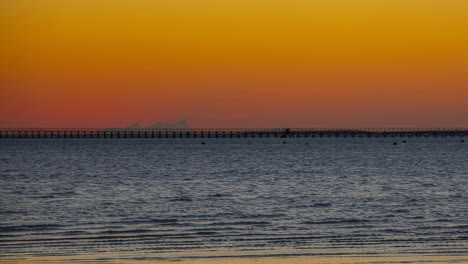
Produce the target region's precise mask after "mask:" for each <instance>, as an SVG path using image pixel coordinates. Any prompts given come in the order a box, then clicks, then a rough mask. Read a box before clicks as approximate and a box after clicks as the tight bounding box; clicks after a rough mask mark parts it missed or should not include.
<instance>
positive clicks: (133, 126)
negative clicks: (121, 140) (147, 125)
mask: <svg viewBox="0 0 468 264" xmlns="http://www.w3.org/2000/svg"><path fill="white" fill-rule="evenodd" d="M127 128H130V129H135V128H141V126H140V124H138V123H135V124H133V125H131V126H128V127H127Z"/></svg>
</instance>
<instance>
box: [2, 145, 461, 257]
mask: <svg viewBox="0 0 468 264" xmlns="http://www.w3.org/2000/svg"><path fill="white" fill-rule="evenodd" d="M204 141H205V142H206V144H205V145H201V144H200V142H201V139H177V140H171V139H162V140H161V139H157V140H152V139H147V140H140V139H127V140H122V139H121V140H117V139H107V140H105V139H54V140H51V139H23V140H14V139H3V140H0V260H2V259H4V260H5V259H12V258H15V257H29V258H34V257H35V256H38V257H39V256H41V257H44V256H63V257H64V258H65V259H66V258H68V257H69V258H70V259H76V258H77V257H79V256H80V255H96V258H98V257H99V256H100V255H103V254H105V255H106V256H107V259H109V260H112V259H116V260H125V259H126V260H161V259H174V260H183V259H192V258H197V259H200V258H213V257H265V256H337V255H338V256H380V255H382V256H383V255H392V256H414V255H420V256H450V257H452V258H453V257H455V259H456V260H457V259H458V260H459V261H463V260H465V261H466V260H467V259H468V257H467V255H468V253H467V252H468V143H461V142H460V140H459V139H440V138H439V139H409V140H408V143H406V144H403V143H402V142H401V139H399V140H398V142H399V144H398V145H397V146H393V145H392V143H393V142H394V141H395V139H288V140H287V144H283V139H205V140H204ZM109 256H111V257H109Z"/></svg>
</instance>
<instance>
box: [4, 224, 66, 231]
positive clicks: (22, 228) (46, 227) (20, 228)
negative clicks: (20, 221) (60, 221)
mask: <svg viewBox="0 0 468 264" xmlns="http://www.w3.org/2000/svg"><path fill="white" fill-rule="evenodd" d="M60 227H62V225H55V224H43V225H18V226H2V227H0V232H16V231H29V230H51V229H56V228H60Z"/></svg>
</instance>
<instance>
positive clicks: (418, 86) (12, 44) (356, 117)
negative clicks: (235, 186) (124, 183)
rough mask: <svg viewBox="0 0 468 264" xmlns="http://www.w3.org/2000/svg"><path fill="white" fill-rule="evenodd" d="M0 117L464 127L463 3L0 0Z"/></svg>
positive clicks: (33, 123)
mask: <svg viewBox="0 0 468 264" xmlns="http://www.w3.org/2000/svg"><path fill="white" fill-rule="evenodd" d="M0 34H1V38H0V40H1V41H0V126H1V127H119V126H128V125H130V124H132V123H135V122H138V123H140V124H142V125H144V126H146V125H150V124H152V123H154V122H157V121H164V122H175V121H177V120H180V119H185V120H187V121H188V122H189V124H190V125H192V126H194V127H385V126H387V127H388V126H390V127H391V126H398V127H441V126H444V127H468V2H467V1H466V0H392V1H390V0H389V1H387V0H382V1H375V0H287V1H286V0H282V1H279V0H223V1H220V0H156V1H155V0H67V1H63V0H4V1H1V2H0Z"/></svg>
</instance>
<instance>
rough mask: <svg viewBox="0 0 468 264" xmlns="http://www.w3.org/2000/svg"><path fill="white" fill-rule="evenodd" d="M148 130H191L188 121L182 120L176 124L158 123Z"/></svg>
mask: <svg viewBox="0 0 468 264" xmlns="http://www.w3.org/2000/svg"><path fill="white" fill-rule="evenodd" d="M148 128H189V126H188V124H187V121H185V120H180V121H177V122H175V123H163V122H157V123H156V124H153V125H151V126H149V127H148Z"/></svg>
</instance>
